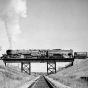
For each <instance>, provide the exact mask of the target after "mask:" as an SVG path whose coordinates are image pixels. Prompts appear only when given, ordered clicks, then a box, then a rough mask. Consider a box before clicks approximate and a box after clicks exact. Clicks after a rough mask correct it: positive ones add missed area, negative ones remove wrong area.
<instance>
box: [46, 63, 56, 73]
mask: <svg viewBox="0 0 88 88" xmlns="http://www.w3.org/2000/svg"><path fill="white" fill-rule="evenodd" d="M53 73H56V61H52V62H50V61H48V62H47V74H53Z"/></svg>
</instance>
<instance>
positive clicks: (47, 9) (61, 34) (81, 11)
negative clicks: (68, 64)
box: [0, 0, 88, 53]
mask: <svg viewBox="0 0 88 88" xmlns="http://www.w3.org/2000/svg"><path fill="white" fill-rule="evenodd" d="M0 1H2V0H0ZM26 5H27V12H26V14H27V17H25V18H24V17H21V18H20V20H19V24H20V30H21V33H19V34H18V35H17V37H16V42H14V49H59V48H60V49H67V50H69V49H73V51H74V52H76V51H87V52H88V40H87V38H88V0H27V4H26ZM0 46H1V52H3V53H4V52H5V51H6V50H7V49H9V46H10V44H9V40H8V36H7V31H6V27H5V22H4V21H3V20H2V19H0Z"/></svg>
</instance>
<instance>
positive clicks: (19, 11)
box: [0, 0, 27, 49]
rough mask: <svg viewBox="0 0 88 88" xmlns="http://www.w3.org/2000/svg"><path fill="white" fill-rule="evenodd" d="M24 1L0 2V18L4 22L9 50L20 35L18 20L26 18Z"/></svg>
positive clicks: (1, 0) (6, 0)
mask: <svg viewBox="0 0 88 88" xmlns="http://www.w3.org/2000/svg"><path fill="white" fill-rule="evenodd" d="M26 10H27V7H26V0H0V18H1V19H2V20H3V21H4V22H5V27H6V30H7V36H8V39H9V43H10V49H11V48H14V42H16V37H17V34H19V33H21V30H20V25H19V18H20V17H26V16H27V15H26Z"/></svg>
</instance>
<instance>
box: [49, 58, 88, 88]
mask: <svg viewBox="0 0 88 88" xmlns="http://www.w3.org/2000/svg"><path fill="white" fill-rule="evenodd" d="M49 77H51V78H53V79H54V80H57V81H59V82H61V83H62V84H64V85H67V86H71V87H72V88H88V81H87V80H84V79H82V78H81V77H88V59H85V60H84V61H82V62H80V63H79V64H78V65H74V66H72V67H69V68H67V69H64V70H61V71H59V72H57V73H56V74H52V75H49Z"/></svg>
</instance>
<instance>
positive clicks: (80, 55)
mask: <svg viewBox="0 0 88 88" xmlns="http://www.w3.org/2000/svg"><path fill="white" fill-rule="evenodd" d="M74 58H76V59H85V58H87V52H74Z"/></svg>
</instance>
